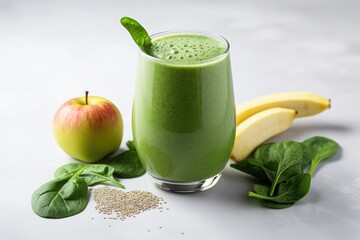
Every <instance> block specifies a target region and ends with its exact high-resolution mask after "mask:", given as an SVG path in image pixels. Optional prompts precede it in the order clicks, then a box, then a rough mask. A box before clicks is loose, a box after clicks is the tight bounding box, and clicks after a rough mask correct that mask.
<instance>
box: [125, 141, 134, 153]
mask: <svg viewBox="0 0 360 240" xmlns="http://www.w3.org/2000/svg"><path fill="white" fill-rule="evenodd" d="M126 146H127V147H128V148H129V149H130V150H133V151H136V147H135V144H134V141H127V142H126Z"/></svg>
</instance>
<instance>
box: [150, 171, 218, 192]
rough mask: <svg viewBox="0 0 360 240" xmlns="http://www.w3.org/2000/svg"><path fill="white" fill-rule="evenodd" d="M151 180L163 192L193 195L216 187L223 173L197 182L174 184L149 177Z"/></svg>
mask: <svg viewBox="0 0 360 240" xmlns="http://www.w3.org/2000/svg"><path fill="white" fill-rule="evenodd" d="M149 176H150V178H151V180H152V181H153V182H154V183H155V185H156V186H157V187H158V188H160V189H163V190H166V191H169V192H176V193H193V192H201V191H205V190H207V189H209V188H211V187H212V186H214V185H215V184H216V183H217V181H219V179H220V177H221V173H219V174H217V175H215V176H213V177H211V178H208V179H205V180H202V181H195V182H172V181H167V180H163V179H159V178H156V177H153V176H151V175H149Z"/></svg>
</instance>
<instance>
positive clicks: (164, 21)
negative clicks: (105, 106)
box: [0, 0, 360, 240]
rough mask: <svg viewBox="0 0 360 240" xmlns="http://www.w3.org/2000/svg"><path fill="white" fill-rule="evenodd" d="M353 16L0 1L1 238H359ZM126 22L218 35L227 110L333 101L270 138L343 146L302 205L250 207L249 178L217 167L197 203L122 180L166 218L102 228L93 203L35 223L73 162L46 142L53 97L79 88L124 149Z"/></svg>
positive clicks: (323, 10) (332, 5)
mask: <svg viewBox="0 0 360 240" xmlns="http://www.w3.org/2000/svg"><path fill="white" fill-rule="evenodd" d="M359 10H360V4H359V2H358V1H355V0H354V1H349V0H342V1H326V0H303V1H287V0H282V1H281V0H276V1H270V0H256V1H250V0H249V1H244V0H240V1H235V0H233V1H231V0H221V1H220V0H219V1H214V0H210V1H205V0H203V1H195V0H182V1H165V0H162V1H159V0H152V1H139V0H131V1H121V0H111V1H110V0H104V1H95V0H87V1H85V0H82V1H73V0H66V1H46V0H43V1H40V0H32V1H30V0H29V1H27V0H0V81H1V85H0V121H1V122H0V141H1V144H0V152H1V158H0V239H1V240H8V239H37V240H42V239H52V240H56V239H61V240H64V239H89V240H90V239H157V240H162V239H246V240H251V239H277V240H282V239H284V240H285V239H344V240H357V239H360V230H359V227H360V157H359V139H360V134H359V124H360V111H359V100H358V92H359V90H360V77H359V76H360V31H359V28H360V15H359ZM125 15H128V16H131V17H134V18H136V19H138V20H139V21H140V22H141V23H143V24H144V25H145V26H146V28H147V29H148V31H149V32H150V33H156V32H159V31H164V30H171V29H197V30H205V31H210V32H216V33H219V34H221V35H223V36H225V37H226V38H227V39H228V40H229V41H230V43H231V57H232V68H233V79H234V85H235V95H236V102H237V103H241V102H243V101H245V100H247V99H251V98H254V97H257V96H261V95H264V94H269V93H274V92H282V91H300V90H303V91H311V92H315V93H318V94H320V95H323V96H326V97H329V98H331V99H332V103H333V104H332V109H331V110H329V111H327V112H324V113H323V114H320V115H317V116H314V117H311V118H303V119H299V120H296V122H295V123H294V125H293V126H292V127H291V129H290V130H288V131H287V132H286V133H284V134H281V135H279V136H277V137H276V138H274V139H273V140H274V141H278V140H284V139H293V140H299V141H302V140H304V139H306V138H309V137H312V136H315V135H323V136H327V137H330V138H332V139H335V140H336V141H338V142H339V144H340V145H341V147H342V150H341V153H340V154H339V155H337V156H336V157H334V158H332V159H331V160H329V162H328V163H327V164H323V165H321V166H320V168H319V169H318V171H317V172H316V174H315V176H314V178H313V182H312V188H311V192H310V193H309V195H308V196H307V197H306V198H305V199H303V200H301V201H300V202H298V203H296V205H294V206H293V207H291V208H288V209H282V210H273V209H267V208H264V207H261V206H260V205H259V202H258V201H257V200H255V199H250V198H249V197H247V196H246V193H247V192H248V191H249V190H250V189H251V188H252V183H251V181H250V180H249V178H248V177H246V175H245V174H242V173H240V172H238V171H236V170H234V169H231V168H230V167H228V166H227V167H226V169H225V171H224V174H223V176H222V178H221V179H220V181H219V182H218V184H217V185H216V186H215V187H213V188H212V189H210V190H208V191H206V192H202V193H196V194H185V195H181V194H172V193H168V192H164V191H161V190H159V189H157V188H156V187H155V186H154V185H153V184H152V183H151V182H150V180H149V178H148V177H147V176H146V175H144V176H142V177H140V178H137V179H130V180H122V181H121V182H122V183H123V184H124V185H126V187H127V190H137V189H141V190H148V191H151V192H153V193H154V194H156V195H158V196H161V197H163V198H164V199H165V201H166V202H167V204H166V205H165V207H167V208H169V210H167V211H163V212H160V211H158V210H153V211H149V212H146V213H143V214H141V215H138V216H137V217H136V218H129V219H126V220H125V221H119V220H110V219H104V218H103V217H104V216H103V215H101V214H99V213H98V212H97V211H96V210H95V209H94V205H95V203H94V200H93V199H92V198H91V199H90V203H89V205H88V206H87V208H86V209H85V210H84V211H83V212H82V213H80V214H78V215H76V216H73V217H70V218H65V219H58V220H53V219H44V218H40V217H38V216H37V215H35V214H34V213H33V212H32V209H31V205H30V198H31V194H32V192H33V191H34V190H35V189H36V188H37V187H39V186H40V185H41V184H42V183H44V182H46V181H48V180H50V179H51V178H52V175H53V172H54V171H55V169H56V168H57V167H59V166H61V165H63V164H65V163H67V162H71V161H73V160H72V159H71V158H69V157H68V156H67V155H66V154H65V153H63V152H62V150H61V149H60V148H59V147H58V146H57V144H56V142H55V140H54V137H53V135H52V118H53V115H54V113H55V111H56V109H57V108H58V107H59V106H60V105H61V104H62V103H63V102H64V101H65V100H68V99H69V98H72V97H76V96H80V95H82V94H83V92H84V91H85V90H89V91H90V94H93V95H99V96H103V97H106V98H108V99H110V100H111V101H113V102H114V103H115V104H116V105H117V106H118V108H119V109H120V111H121V112H122V114H123V118H124V124H125V132H124V141H123V144H122V148H125V142H126V140H130V139H132V136H131V103H132V98H133V92H134V78H135V70H136V60H137V48H136V46H135V45H134V43H133V42H132V39H131V38H130V36H129V35H128V33H127V32H126V31H125V30H124V29H123V28H122V27H121V25H120V24H119V18H120V17H122V16H125ZM229 163H230V162H229Z"/></svg>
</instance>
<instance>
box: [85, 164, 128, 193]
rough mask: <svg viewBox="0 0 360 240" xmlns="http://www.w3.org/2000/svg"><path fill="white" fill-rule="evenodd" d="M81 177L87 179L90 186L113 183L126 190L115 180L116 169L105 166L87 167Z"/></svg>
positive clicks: (90, 165) (92, 165)
mask: <svg viewBox="0 0 360 240" xmlns="http://www.w3.org/2000/svg"><path fill="white" fill-rule="evenodd" d="M80 177H82V178H84V179H85V181H86V183H87V184H88V186H93V185H96V184H99V183H104V182H111V183H113V184H115V185H116V186H118V187H121V188H125V187H124V186H123V185H122V184H120V183H119V182H118V181H117V180H116V179H115V178H114V168H113V167H111V166H108V165H105V164H89V165H86V166H85V167H84V170H83V171H82V173H81V174H80Z"/></svg>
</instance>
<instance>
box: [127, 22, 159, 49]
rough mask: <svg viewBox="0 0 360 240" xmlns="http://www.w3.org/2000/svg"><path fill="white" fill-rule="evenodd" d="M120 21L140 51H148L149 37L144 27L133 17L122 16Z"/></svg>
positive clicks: (149, 46) (149, 45)
mask: <svg viewBox="0 0 360 240" xmlns="http://www.w3.org/2000/svg"><path fill="white" fill-rule="evenodd" d="M120 23H121V24H122V25H123V26H124V27H125V28H126V30H128V32H129V33H130V35H131V37H132V38H133V39H134V41H135V43H136V44H137V45H138V46H139V48H140V49H141V51H143V52H145V53H149V52H150V49H151V45H152V43H151V38H150V36H149V34H148V33H147V31H146V30H145V28H144V27H143V26H141V24H140V23H138V22H137V21H136V20H135V19H132V18H129V17H123V18H121V19H120Z"/></svg>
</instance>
